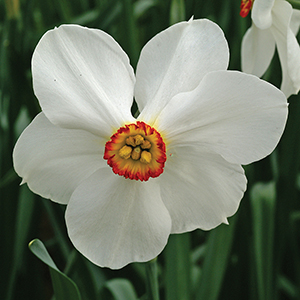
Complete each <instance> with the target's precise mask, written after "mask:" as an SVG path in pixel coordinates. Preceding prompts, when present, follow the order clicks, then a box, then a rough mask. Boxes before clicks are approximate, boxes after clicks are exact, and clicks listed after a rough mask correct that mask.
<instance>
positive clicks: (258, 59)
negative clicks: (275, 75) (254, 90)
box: [241, 0, 300, 97]
mask: <svg viewBox="0 0 300 300" xmlns="http://www.w3.org/2000/svg"><path fill="white" fill-rule="evenodd" d="M249 3H250V4H249ZM251 7H252V12H251V18H252V26H251V27H250V28H249V29H248V31H247V32H246V34H245V35H244V38H243V41H242V50H241V51H242V71H244V72H246V73H250V74H254V75H256V76H258V77H261V76H262V75H263V74H264V73H265V71H266V70H267V68H268V66H269V65H270V62H271V60H272V57H273V55H274V52H275V46H276V47H277V50H278V54H279V58H280V63H281V69H282V82H281V90H282V91H283V92H284V94H285V95H286V96H287V97H289V96H290V95H291V94H297V93H298V92H299V89H300V47H299V44H298V42H297V39H296V37H295V35H296V34H297V32H298V30H299V26H300V11H299V10H296V9H293V8H292V6H291V4H290V3H288V2H287V1H285V0H255V1H252V0H242V5H241V16H243V17H244V16H246V15H247V13H248V12H249V10H250V9H251Z"/></svg>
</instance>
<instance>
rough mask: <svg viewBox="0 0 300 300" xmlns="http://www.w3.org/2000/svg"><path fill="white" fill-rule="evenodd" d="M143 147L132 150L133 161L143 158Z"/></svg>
mask: <svg viewBox="0 0 300 300" xmlns="http://www.w3.org/2000/svg"><path fill="white" fill-rule="evenodd" d="M141 152H142V151H141V147H139V146H138V147H135V148H134V149H133V150H132V153H131V158H132V159H133V160H138V159H140V157H141Z"/></svg>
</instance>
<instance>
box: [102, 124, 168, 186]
mask: <svg viewBox="0 0 300 300" xmlns="http://www.w3.org/2000/svg"><path fill="white" fill-rule="evenodd" d="M104 159H106V160H107V164H108V165H109V166H110V167H111V168H112V170H113V172H114V173H115V174H118V175H120V176H124V177H125V178H129V179H135V180H141V181H146V180H148V179H149V178H150V177H158V176H159V175H160V174H161V173H162V172H163V171H164V166H165V161H166V159H167V157H166V145H165V143H164V141H163V139H162V137H161V135H160V134H159V132H158V131H156V130H155V129H154V128H152V127H151V126H149V125H147V124H146V123H144V122H140V121H137V122H136V124H129V125H125V126H124V127H121V128H119V129H118V130H117V132H116V133H114V134H113V135H112V136H111V138H110V140H109V141H108V142H107V143H106V144H105V152H104Z"/></svg>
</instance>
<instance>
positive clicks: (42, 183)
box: [13, 113, 106, 204]
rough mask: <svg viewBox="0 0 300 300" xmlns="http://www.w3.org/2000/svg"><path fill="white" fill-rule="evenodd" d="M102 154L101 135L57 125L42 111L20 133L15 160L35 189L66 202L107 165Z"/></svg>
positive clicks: (46, 196) (48, 196)
mask: <svg viewBox="0 0 300 300" xmlns="http://www.w3.org/2000/svg"><path fill="white" fill-rule="evenodd" d="M103 153H104V144H103V141H102V140H101V139H100V138H99V137H96V136H95V135H93V134H91V133H89V132H86V131H81V130H70V129H63V128H60V127H56V126H54V125H53V124H52V123H50V122H49V120H48V119H47V118H46V117H45V115H44V114H43V113H40V114H39V115H38V116H37V117H36V118H35V119H34V120H33V121H32V123H31V124H30V125H29V126H28V127H27V128H26V129H25V130H24V132H23V133H22V134H21V136H20V138H19V140H18V141H17V143H16V146H15V149H14V152H13V160H14V168H15V170H16V172H17V173H18V175H19V176H20V177H22V178H23V183H24V182H27V184H28V186H29V188H30V189H31V190H32V191H33V192H35V193H37V194H39V195H41V196H43V197H44V198H50V199H52V200H53V201H55V202H59V203H64V204H66V203H68V201H69V199H70V196H71V194H72V193H73V191H74V190H75V189H76V188H77V186H78V185H79V183H80V182H81V181H82V180H83V179H85V178H87V177H88V176H90V175H91V174H92V173H93V172H95V171H96V170H97V169H99V168H101V167H104V166H105V165H106V162H105V161H104V160H103Z"/></svg>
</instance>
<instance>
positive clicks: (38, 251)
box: [29, 239, 81, 300]
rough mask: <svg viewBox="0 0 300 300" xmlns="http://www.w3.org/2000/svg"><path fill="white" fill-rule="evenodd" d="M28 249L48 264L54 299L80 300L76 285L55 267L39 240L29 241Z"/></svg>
mask: <svg viewBox="0 0 300 300" xmlns="http://www.w3.org/2000/svg"><path fill="white" fill-rule="evenodd" d="M29 249H30V250H31V251H32V253H33V254H35V255H36V256H37V257H38V258H39V259H40V260H41V261H43V262H44V263H45V264H46V265H48V266H49V269H50V274H51V278H52V284H53V290H54V294H55V297H56V300H69V299H70V300H81V296H80V292H79V290H78V288H77V285H76V284H75V283H74V281H72V280H71V279H70V278H69V277H68V276H66V275H65V274H64V273H62V272H61V271H60V270H59V269H58V268H57V267H56V265H55V263H54V262H53V260H52V258H51V257H50V255H49V253H48V251H47V249H46V247H45V246H44V244H43V243H42V242H41V241H40V240H38V239H35V240H33V241H31V242H30V243H29Z"/></svg>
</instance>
